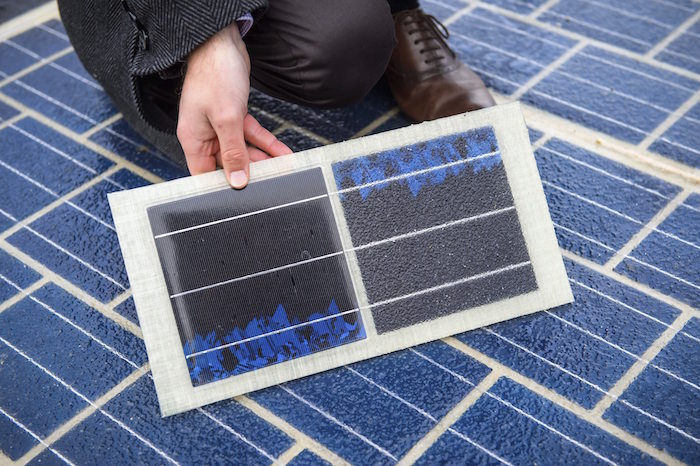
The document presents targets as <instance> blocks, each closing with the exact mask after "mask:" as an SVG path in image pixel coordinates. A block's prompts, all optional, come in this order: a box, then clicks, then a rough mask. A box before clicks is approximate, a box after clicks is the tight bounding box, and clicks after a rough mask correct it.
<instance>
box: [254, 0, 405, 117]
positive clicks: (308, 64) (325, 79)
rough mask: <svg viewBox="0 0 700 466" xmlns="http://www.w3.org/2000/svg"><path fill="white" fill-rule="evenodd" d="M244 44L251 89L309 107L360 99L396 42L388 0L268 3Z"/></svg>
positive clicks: (379, 74)
mask: <svg viewBox="0 0 700 466" xmlns="http://www.w3.org/2000/svg"><path fill="white" fill-rule="evenodd" d="M244 40H245V43H246V47H247V49H248V54H249V55H250V60H251V65H252V70H251V84H252V86H253V87H255V88H256V89H259V90H260V91H262V92H264V93H266V94H269V95H271V96H273V97H277V98H280V99H284V100H287V101H290V102H294V103H298V104H301V105H307V106H313V107H341V106H344V105H349V104H352V103H354V102H357V101H359V100H361V99H362V98H363V97H364V96H365V95H366V94H367V93H368V92H369V91H370V90H371V89H372V87H373V86H374V85H375V84H376V82H377V81H378V80H379V79H380V78H381V77H382V74H383V73H384V70H385V69H386V66H387V64H388V63H389V58H390V57H391V52H392V50H393V48H394V45H395V43H396V40H395V37H394V24H393V20H392V17H391V12H390V10H389V4H388V3H387V0H323V1H310V0H271V1H270V7H269V8H268V10H267V12H266V13H265V15H264V16H263V17H262V19H260V20H259V21H258V22H257V23H256V24H255V25H254V26H253V28H252V29H251V30H250V32H248V34H247V35H246V36H245V39H244Z"/></svg>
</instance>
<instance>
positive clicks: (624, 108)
mask: <svg viewBox="0 0 700 466" xmlns="http://www.w3.org/2000/svg"><path fill="white" fill-rule="evenodd" d="M560 69H561V70H562V71H561V72H557V71H555V72H553V73H552V74H550V75H549V76H547V77H546V78H545V79H543V80H542V81H540V82H539V83H538V84H537V85H536V86H535V87H534V88H533V89H530V90H529V91H528V92H527V93H526V94H525V95H524V96H523V99H524V100H525V101H527V102H530V103H533V104H535V105H537V106H538V107H541V108H543V109H545V110H547V111H550V112H552V113H555V114H557V115H559V116H562V117H564V118H567V119H569V120H572V121H575V122H577V123H581V124H583V125H585V126H589V127H591V128H593V129H596V130H599V131H602V132H604V133H607V134H610V135H611V136H615V137H617V138H620V139H624V140H627V141H630V142H633V143H638V142H640V141H642V139H644V137H645V136H646V135H647V134H648V133H649V132H651V131H652V130H653V129H654V128H655V127H656V126H658V125H659V124H660V123H661V122H663V121H664V120H665V119H666V118H667V117H668V115H669V112H671V111H675V110H676V109H677V108H678V106H679V105H680V104H681V103H682V102H684V101H685V100H686V99H687V98H689V97H690V96H691V95H692V94H693V92H694V91H695V90H696V89H697V88H698V86H700V82H696V81H693V80H688V79H686V78H682V77H681V76H678V75H675V74H673V73H669V72H661V71H659V70H653V69H651V70H650V69H649V66H648V65H643V64H639V63H635V62H634V61H632V60H630V59H628V58H624V57H621V56H616V55H615V54H612V53H610V52H605V51H602V50H599V49H596V48H594V47H590V46H589V47H586V48H585V49H583V50H582V51H581V52H579V53H577V54H576V55H575V56H574V57H572V58H571V59H570V60H569V61H568V62H567V63H566V64H564V65H563V66H562V67H561V68H560ZM563 73H567V74H563ZM572 77H573V78H572ZM622 94H625V95H622ZM645 102H646V103H645Z"/></svg>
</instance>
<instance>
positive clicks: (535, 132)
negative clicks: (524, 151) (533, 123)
mask: <svg viewBox="0 0 700 466" xmlns="http://www.w3.org/2000/svg"><path fill="white" fill-rule="evenodd" d="M527 134H528V136H530V144H534V143H535V142H536V141H537V140H538V139H539V138H541V137H542V136H544V133H543V132H542V131H538V130H536V129H532V128H528V129H527Z"/></svg>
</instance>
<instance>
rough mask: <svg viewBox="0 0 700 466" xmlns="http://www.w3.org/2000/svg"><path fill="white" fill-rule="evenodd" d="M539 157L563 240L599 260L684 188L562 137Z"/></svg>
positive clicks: (550, 143)
mask: <svg viewBox="0 0 700 466" xmlns="http://www.w3.org/2000/svg"><path fill="white" fill-rule="evenodd" d="M535 159H536V161H537V166H538V168H539V170H540V176H541V177H542V180H543V183H544V190H545V194H546V196H547V201H548V203H549V208H550V212H551V215H552V220H553V221H554V224H555V229H556V233H557V236H558V238H559V242H560V244H561V245H562V246H563V247H564V248H566V249H568V250H570V251H572V252H574V253H576V254H578V255H581V256H583V257H585V258H587V259H591V260H593V261H596V262H598V263H601V264H603V263H605V262H606V261H607V260H608V259H610V258H611V257H612V255H613V254H614V253H615V251H616V250H618V249H619V248H620V247H622V246H623V245H624V244H626V243H627V241H629V239H630V238H631V237H632V236H633V235H634V234H635V233H636V232H637V231H639V230H640V229H641V227H642V225H643V224H644V223H646V222H648V221H649V220H651V218H652V217H653V216H654V215H655V214H656V213H657V212H658V211H660V210H661V209H662V208H663V207H664V206H666V204H667V203H668V201H669V200H670V199H671V198H673V196H675V195H676V194H677V193H678V192H680V188H679V187H678V186H675V185H672V184H669V183H666V182H664V181H662V180H660V179H658V178H655V177H653V176H650V175H646V174H644V173H641V172H639V171H636V170H633V169H631V168H627V167H625V166H623V165H621V164H619V163H617V162H613V161H611V160H607V159H604V158H603V157H600V156H598V155H595V154H594V153H592V152H588V151H586V150H583V149H581V148H579V147H576V146H574V145H572V144H569V143H566V142H564V141H561V140H558V139H552V140H550V141H547V143H546V144H545V145H544V146H543V147H541V148H540V149H538V150H537V151H536V153H535Z"/></svg>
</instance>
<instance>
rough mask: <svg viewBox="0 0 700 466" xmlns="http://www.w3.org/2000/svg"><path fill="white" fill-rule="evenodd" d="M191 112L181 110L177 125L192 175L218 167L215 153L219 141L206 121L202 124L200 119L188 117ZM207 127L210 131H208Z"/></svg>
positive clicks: (178, 134) (178, 135)
mask: <svg viewBox="0 0 700 466" xmlns="http://www.w3.org/2000/svg"><path fill="white" fill-rule="evenodd" d="M188 116H189V114H187V113H185V114H184V115H183V112H180V119H179V121H178V126H177V137H178V139H179V140H180V145H181V146H182V150H183V152H184V153H185V160H186V161H187V169H188V170H189V171H190V174H192V175H199V174H201V173H206V172H210V171H212V170H215V169H216V159H215V158H214V157H213V154H215V153H216V152H218V142H217V140H216V138H215V137H212V136H214V134H213V133H214V132H213V131H212V130H211V128H210V127H209V125H208V122H205V124H204V125H202V124H201V123H200V122H198V121H196V120H195V121H192V119H191V118H188ZM207 128H208V130H209V131H207Z"/></svg>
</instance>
